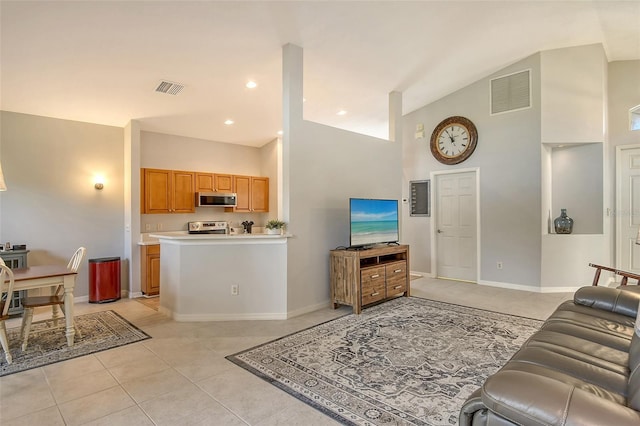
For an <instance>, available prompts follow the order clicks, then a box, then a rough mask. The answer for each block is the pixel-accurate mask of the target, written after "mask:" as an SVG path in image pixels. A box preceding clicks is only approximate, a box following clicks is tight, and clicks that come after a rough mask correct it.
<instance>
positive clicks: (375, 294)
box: [371, 291, 380, 296]
mask: <svg viewBox="0 0 640 426" xmlns="http://www.w3.org/2000/svg"><path fill="white" fill-rule="evenodd" d="M379 294H380V293H378V292H377V291H376V292H375V293H371V295H372V296H377V295H379Z"/></svg>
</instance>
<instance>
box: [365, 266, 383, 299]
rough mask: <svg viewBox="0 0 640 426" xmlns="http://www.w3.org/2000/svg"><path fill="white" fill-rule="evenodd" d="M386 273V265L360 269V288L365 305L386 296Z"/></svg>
mask: <svg viewBox="0 0 640 426" xmlns="http://www.w3.org/2000/svg"><path fill="white" fill-rule="evenodd" d="M384 273H385V268H384V266H376V267H374V268H365V269H362V270H361V271H360V283H361V284H360V285H361V287H360V290H361V295H362V304H363V305H368V304H369V303H373V302H377V301H379V300H383V299H384V298H385V279H384V277H385V275H384Z"/></svg>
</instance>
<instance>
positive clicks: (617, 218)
mask: <svg viewBox="0 0 640 426" xmlns="http://www.w3.org/2000/svg"><path fill="white" fill-rule="evenodd" d="M632 149H640V144H630V145H618V146H616V164H615V178H616V210H615V214H614V218H615V223H616V224H615V228H616V229H615V236H616V237H615V238H616V241H615V253H614V259H615V262H614V264H615V265H616V268H619V269H621V268H622V267H623V265H622V264H621V262H622V260H621V259H622V225H621V215H620V213H621V212H622V191H621V189H622V174H621V169H620V164H621V163H622V151H626V150H632Z"/></svg>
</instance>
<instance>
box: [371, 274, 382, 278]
mask: <svg viewBox="0 0 640 426" xmlns="http://www.w3.org/2000/svg"><path fill="white" fill-rule="evenodd" d="M379 276H380V274H375V275H371V278H378V277H379Z"/></svg>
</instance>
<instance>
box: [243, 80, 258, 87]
mask: <svg viewBox="0 0 640 426" xmlns="http://www.w3.org/2000/svg"><path fill="white" fill-rule="evenodd" d="M246 86H247V89H255V88H256V87H258V83H256V82H255V81H251V80H249V81H248V82H247V84H246Z"/></svg>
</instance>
